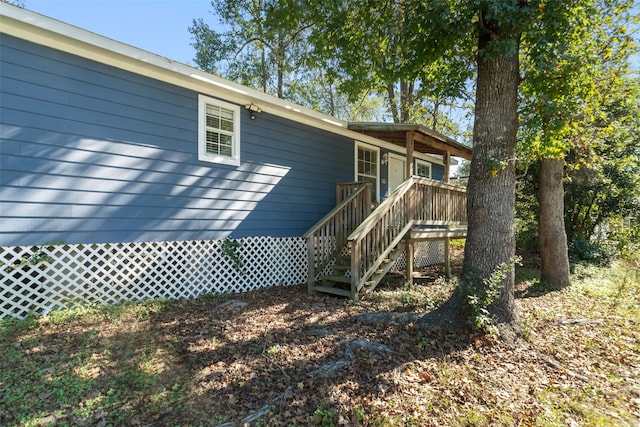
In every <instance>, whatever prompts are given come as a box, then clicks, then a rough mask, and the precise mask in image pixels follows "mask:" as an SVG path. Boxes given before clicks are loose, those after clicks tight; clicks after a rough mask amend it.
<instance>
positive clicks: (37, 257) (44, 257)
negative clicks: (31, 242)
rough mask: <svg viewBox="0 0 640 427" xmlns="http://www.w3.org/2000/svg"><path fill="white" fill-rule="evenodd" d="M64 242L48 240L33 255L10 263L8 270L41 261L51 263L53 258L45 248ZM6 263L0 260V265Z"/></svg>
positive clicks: (36, 263) (33, 264)
mask: <svg viewBox="0 0 640 427" xmlns="http://www.w3.org/2000/svg"><path fill="white" fill-rule="evenodd" d="M62 244H64V242H62V241H60V240H54V241H51V242H47V243H45V244H44V245H42V246H39V247H38V248H37V249H36V251H35V252H34V253H32V254H31V255H25V256H24V257H23V258H22V260H20V261H18V262H16V263H14V264H12V265H8V266H7V268H6V271H7V272H11V271H13V270H17V269H20V268H22V267H24V266H26V265H31V266H35V265H38V264H40V263H43V262H46V263H48V264H51V263H52V262H53V258H52V257H51V256H49V254H47V252H45V248H47V247H49V246H53V245H62ZM3 265H5V264H4V263H3V262H0V266H3Z"/></svg>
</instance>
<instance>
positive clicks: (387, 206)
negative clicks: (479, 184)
mask: <svg viewBox="0 0 640 427" xmlns="http://www.w3.org/2000/svg"><path fill="white" fill-rule="evenodd" d="M449 223H466V190H465V189H463V188H459V187H456V186H453V185H450V184H445V183H442V182H440V181H433V180H430V179H426V178H420V177H411V178H409V179H408V180H406V181H405V182H404V183H402V184H401V185H400V186H399V187H398V188H397V189H396V190H395V191H394V192H393V193H392V194H391V196H389V198H387V199H386V200H385V201H384V202H382V203H381V204H380V206H378V208H377V209H376V210H375V211H374V212H373V213H372V214H371V215H370V216H369V217H368V218H367V219H366V220H364V221H363V223H362V224H361V225H360V226H359V227H358V228H357V229H356V230H355V231H354V232H353V233H351V235H350V236H349V237H348V241H349V244H350V245H351V254H352V255H351V278H352V293H354V292H355V293H357V292H359V291H360V289H361V288H362V286H363V285H364V284H365V283H366V281H367V280H369V278H370V277H371V276H372V275H373V274H374V273H375V272H376V270H377V269H378V268H379V267H380V265H381V264H382V262H384V260H385V259H386V257H387V256H388V255H389V254H390V253H391V251H393V249H394V248H395V247H396V246H397V245H398V243H400V241H401V240H402V239H403V237H404V236H405V234H407V232H408V231H409V230H410V229H411V228H412V227H413V226H414V225H415V224H434V225H436V224H449Z"/></svg>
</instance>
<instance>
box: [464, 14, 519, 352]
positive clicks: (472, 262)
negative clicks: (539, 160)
mask: <svg viewBox="0 0 640 427" xmlns="http://www.w3.org/2000/svg"><path fill="white" fill-rule="evenodd" d="M489 24H490V23H489ZM489 24H486V25H489ZM485 28H486V27H485ZM499 30H500V29H499V28H496V29H495V30H494V31H490V32H489V33H488V34H486V33H485V34H484V35H483V34H482V33H481V35H480V37H479V43H478V47H479V53H478V59H477V63H478V77H477V87H476V104H475V122H474V127H473V161H472V162H471V173H470V177H469V185H468V188H467V216H468V221H469V226H468V234H467V240H466V245H465V251H464V263H463V267H462V278H461V280H462V281H463V283H464V282H468V281H475V280H478V279H479V278H480V279H488V278H489V277H490V276H491V275H492V273H494V272H496V270H498V269H499V266H500V265H501V264H503V263H507V264H510V263H512V262H513V260H514V257H515V220H514V213H515V165H514V158H515V147H516V132H517V129H518V117H517V107H518V104H517V93H518V84H519V78H520V76H519V63H518V49H517V48H516V49H513V50H512V51H511V52H508V53H503V54H499V53H493V54H492V55H491V56H490V57H487V56H485V55H483V53H482V52H483V51H484V49H486V48H487V45H488V44H489V43H490V42H492V41H493V40H495V37H497V36H500V31H499ZM502 36H506V35H502ZM505 38H511V39H512V40H514V41H515V42H516V45H517V44H518V38H517V37H514V36H510V37H508V36H507V37H505ZM500 284H501V286H502V287H501V290H500V294H499V296H498V297H497V299H496V300H495V301H494V302H493V303H492V304H491V306H490V307H489V311H490V314H491V316H492V317H493V320H494V322H495V325H496V326H497V327H498V329H499V331H500V333H501V336H502V337H503V338H504V339H507V340H512V339H514V338H515V337H516V334H517V333H519V328H520V324H519V322H518V316H517V313H516V309H515V303H514V292H513V291H514V272H513V269H511V270H509V271H507V272H506V277H505V278H504V279H503V280H502V281H501V283H500Z"/></svg>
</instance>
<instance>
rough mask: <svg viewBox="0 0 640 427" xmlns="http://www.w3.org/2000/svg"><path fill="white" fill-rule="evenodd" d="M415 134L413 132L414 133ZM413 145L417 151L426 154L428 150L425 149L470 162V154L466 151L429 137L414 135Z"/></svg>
mask: <svg viewBox="0 0 640 427" xmlns="http://www.w3.org/2000/svg"><path fill="white" fill-rule="evenodd" d="M414 133H415V132H414ZM414 139H415V145H416V146H417V148H418V151H421V152H425V153H428V152H429V150H427V148H432V149H433V151H432V152H433V153H436V154H442V155H444V154H445V153H449V155H452V156H456V157H462V158H463V159H466V160H471V153H470V152H469V151H468V150H463V149H459V148H457V147H452V146H451V145H449V144H446V143H444V142H442V141H438V140H437V139H435V138H433V137H430V136H428V135H423V134H420V133H416V135H415V138H414Z"/></svg>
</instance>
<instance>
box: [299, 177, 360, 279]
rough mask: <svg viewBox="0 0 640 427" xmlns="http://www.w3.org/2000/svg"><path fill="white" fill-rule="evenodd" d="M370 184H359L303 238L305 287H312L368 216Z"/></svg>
mask: <svg viewBox="0 0 640 427" xmlns="http://www.w3.org/2000/svg"><path fill="white" fill-rule="evenodd" d="M370 187H371V183H370V182H361V183H358V185H357V188H355V189H354V190H353V192H352V193H351V194H350V195H349V197H347V198H345V199H344V200H342V201H341V202H340V203H338V204H337V205H336V207H335V208H333V209H332V210H331V211H330V212H329V213H327V214H326V215H325V216H324V217H322V218H321V219H320V220H319V221H318V222H317V223H316V224H314V225H313V226H312V227H311V228H310V229H309V230H308V231H307V232H306V233H304V234H303V235H302V237H303V238H304V239H305V240H306V242H307V259H308V272H307V283H308V284H309V286H311V285H312V284H313V283H315V281H316V280H317V278H318V276H319V274H320V273H321V272H322V271H323V270H324V269H325V267H327V265H329V263H331V261H333V260H334V259H335V258H336V257H337V256H338V255H339V252H340V251H341V250H342V249H343V248H344V246H345V245H346V244H347V237H348V236H349V234H351V232H352V231H353V230H354V229H356V228H357V227H358V225H360V224H361V223H362V221H363V220H364V219H365V218H366V217H367V216H368V215H369V214H370V213H371V190H370Z"/></svg>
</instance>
